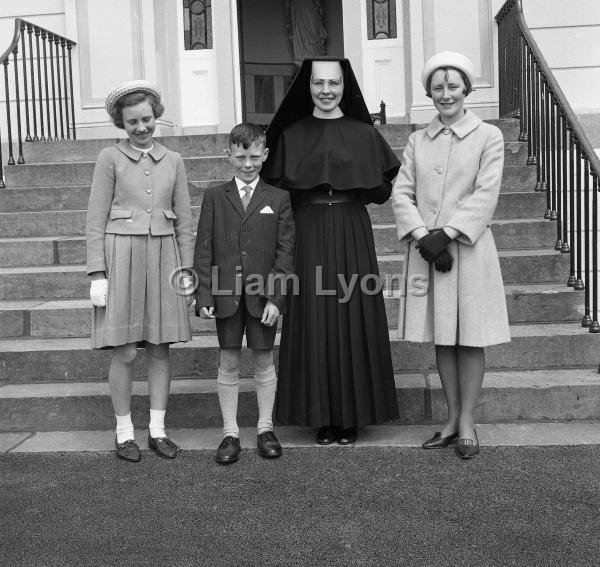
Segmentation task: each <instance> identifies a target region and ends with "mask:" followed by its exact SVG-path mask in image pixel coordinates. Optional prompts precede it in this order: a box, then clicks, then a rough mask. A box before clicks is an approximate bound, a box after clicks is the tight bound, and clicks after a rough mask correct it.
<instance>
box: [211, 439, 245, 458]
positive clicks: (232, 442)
mask: <svg viewBox="0 0 600 567" xmlns="http://www.w3.org/2000/svg"><path fill="white" fill-rule="evenodd" d="M241 450H242V446H241V445H240V440H239V439H238V438H237V437H234V436H233V435H228V436H227V437H225V439H223V441H221V444H220V445H219V446H218V447H217V454H216V455H215V460H216V461H217V463H219V464H220V465H229V464H231V463H235V462H236V461H237V460H238V459H239V457H240V452H241Z"/></svg>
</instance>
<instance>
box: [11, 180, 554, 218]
mask: <svg viewBox="0 0 600 567" xmlns="http://www.w3.org/2000/svg"><path fill="white" fill-rule="evenodd" d="M222 182H223V181H222V180H218V179H214V180H207V181H202V182H200V181H197V182H191V183H189V192H190V199H191V202H192V205H195V206H199V205H201V204H202V197H203V196H204V191H205V188H206V187H210V186H213V185H218V184H220V183H222ZM89 197H90V186H89V185H82V186H75V187H33V188H19V189H10V188H9V189H3V190H2V191H0V213H26V212H44V211H69V210H76V211H81V210H86V209H87V206H88V200H89ZM368 208H369V214H370V215H371V218H372V219H373V222H375V223H391V222H394V214H393V211H392V203H391V200H390V201H387V202H386V203H384V204H383V205H369V207H368ZM545 211H546V197H545V194H543V193H536V192H533V191H530V192H524V191H518V192H508V193H500V198H499V199H498V206H497V207H496V212H495V215H494V216H495V218H498V219H511V218H542V217H543V216H544V212H545Z"/></svg>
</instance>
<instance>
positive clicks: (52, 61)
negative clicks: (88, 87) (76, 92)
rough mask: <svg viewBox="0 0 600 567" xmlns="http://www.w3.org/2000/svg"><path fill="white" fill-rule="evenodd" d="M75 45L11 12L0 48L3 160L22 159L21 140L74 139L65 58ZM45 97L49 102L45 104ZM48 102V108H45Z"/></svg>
mask: <svg viewBox="0 0 600 567" xmlns="http://www.w3.org/2000/svg"><path fill="white" fill-rule="evenodd" d="M34 36H35V49H34V39H33V38H34ZM40 39H41V47H42V49H41V50H40ZM26 40H27V41H26ZM75 45H77V43H76V42H75V41H73V40H71V39H68V38H66V37H64V36H62V35H60V34H57V33H54V32H52V31H50V30H48V29H46V28H43V27H41V26H38V25H37V24H34V23H32V22H28V21H27V20H24V19H22V18H15V31H14V34H13V39H12V41H11V43H10V45H9V46H8V48H7V49H6V50H5V51H4V53H2V55H0V66H3V67H4V98H5V101H6V107H5V111H4V112H5V116H6V126H7V138H8V139H7V147H8V161H7V165H15V164H23V163H25V158H24V157H23V141H25V142H37V141H40V140H60V139H62V140H65V139H67V140H70V139H76V137H77V135H76V130H75V104H74V100H73V63H72V59H71V51H72V49H73V47H74V46H75ZM19 51H20V52H21V59H20V61H19V59H18V54H19ZM34 60H35V64H34ZM19 63H20V66H21V69H20V70H19ZM11 64H12V66H13V71H14V73H13V78H14V79H13V88H12V89H11V84H10V80H9V72H8V67H9V65H11ZM67 66H68V72H67ZM36 83H37V84H36ZM21 84H22V85H23V99H22V98H21ZM43 86H44V87H45V89H44V88H43ZM57 87H58V89H57ZM11 91H12V92H11ZM11 95H13V98H11ZM44 102H45V104H44ZM51 102H52V104H50V103H51ZM51 106H52V111H51V110H50V107H51ZM13 108H14V110H13ZM13 112H14V113H15V114H16V119H15V122H16V129H17V135H16V145H17V159H16V161H15V157H14V148H13ZM22 114H23V115H24V117H25V124H24V125H23V123H22V120H21V115H22ZM30 118H31V120H30ZM38 119H39V120H38ZM23 130H25V136H23ZM32 134H33V135H32ZM5 186H6V185H5V182H4V169H3V158H2V132H0V188H4V187H5Z"/></svg>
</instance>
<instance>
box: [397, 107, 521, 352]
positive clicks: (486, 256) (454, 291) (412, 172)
mask: <svg viewBox="0 0 600 567" xmlns="http://www.w3.org/2000/svg"><path fill="white" fill-rule="evenodd" d="M403 161H404V164H403V165H402V167H401V168H400V172H399V173H398V176H397V178H396V181H395V183H394V188H393V191H392V205H393V209H394V214H395V217H396V224H397V228H398V237H399V238H400V240H402V241H404V242H405V243H406V256H405V262H404V280H403V283H404V286H403V292H404V293H403V297H402V298H401V299H402V301H401V308H400V319H399V331H400V336H401V338H404V339H405V340H408V341H414V342H434V343H435V344H436V345H455V344H459V345H463V346H473V347H483V346H488V345H493V344H499V343H504V342H509V341H510V331H509V326H508V317H507V312H506V300H505V297H504V286H503V282H502V274H501V272H500V263H499V261H498V253H497V251H496V245H495V244H494V238H493V236H492V232H491V230H490V222H491V220H492V216H493V214H494V210H495V209H496V204H497V202H498V195H499V192H500V182H501V180H502V169H503V166H504V139H503V137H502V133H501V132H500V130H499V129H498V128H496V127H495V126H492V125H491V124H486V123H484V122H482V121H481V119H479V118H478V117H477V116H476V115H475V114H473V113H472V112H471V111H467V112H466V113H465V116H464V117H463V118H461V119H460V120H459V121H457V122H456V123H454V124H453V125H452V126H450V127H448V128H447V127H445V126H444V125H443V124H442V122H441V121H440V119H439V116H436V117H435V118H434V119H433V120H432V121H431V123H430V124H429V125H428V126H427V128H425V129H423V130H418V131H416V132H414V133H413V134H411V136H410V138H409V141H408V145H407V146H406V149H405V151H404V158H403ZM445 226H447V227H452V228H454V229H456V230H457V231H459V232H460V233H461V235H460V236H459V237H458V238H457V240H455V241H453V242H452V243H451V244H450V245H449V247H448V250H449V252H450V254H451V255H452V257H453V258H454V265H453V267H452V270H451V271H450V272H446V273H442V272H438V271H436V270H435V268H434V266H433V265H429V264H428V262H426V261H425V260H424V259H423V258H422V257H421V255H420V254H419V251H418V250H417V249H416V248H415V244H416V243H415V241H414V240H413V238H412V237H411V232H412V231H413V230H414V229H416V228H419V227H425V228H427V229H428V230H431V229H434V228H442V227H445Z"/></svg>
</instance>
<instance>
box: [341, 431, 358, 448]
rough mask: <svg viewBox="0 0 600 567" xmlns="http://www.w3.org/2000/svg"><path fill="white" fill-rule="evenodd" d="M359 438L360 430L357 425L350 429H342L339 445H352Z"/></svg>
mask: <svg viewBox="0 0 600 567" xmlns="http://www.w3.org/2000/svg"><path fill="white" fill-rule="evenodd" d="M357 439H358V431H357V430H356V427H349V428H348V429H342V430H341V431H340V435H339V437H338V440H337V442H338V445H350V444H351V443H354V442H355V441H356V440H357Z"/></svg>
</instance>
